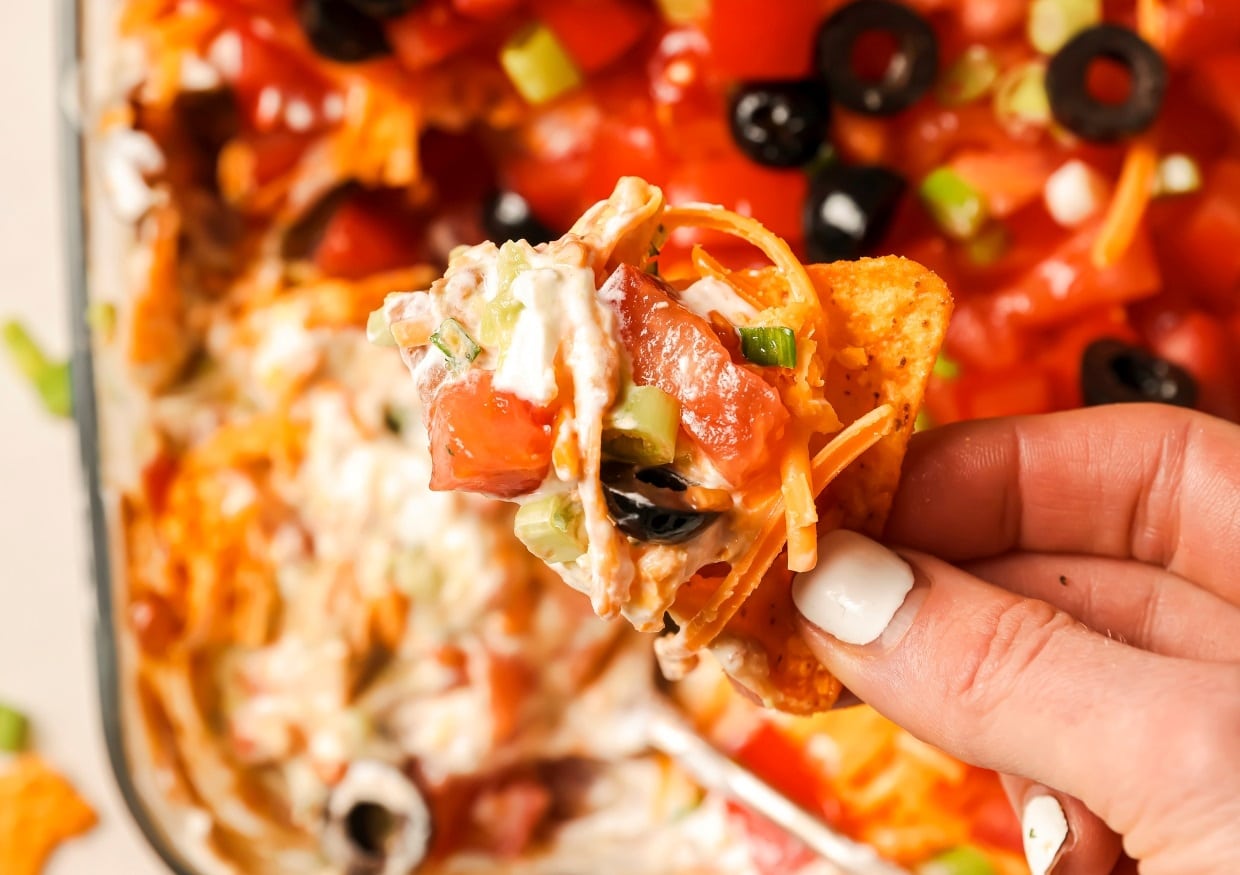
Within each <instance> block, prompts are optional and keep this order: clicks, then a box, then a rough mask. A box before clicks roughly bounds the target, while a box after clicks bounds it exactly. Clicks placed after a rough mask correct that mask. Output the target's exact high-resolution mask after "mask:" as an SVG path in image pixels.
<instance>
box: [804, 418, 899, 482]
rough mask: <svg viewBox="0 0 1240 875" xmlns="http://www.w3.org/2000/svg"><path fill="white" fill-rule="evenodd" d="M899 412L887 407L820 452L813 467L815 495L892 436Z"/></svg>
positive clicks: (865, 419) (836, 438)
mask: <svg viewBox="0 0 1240 875" xmlns="http://www.w3.org/2000/svg"><path fill="white" fill-rule="evenodd" d="M895 421H896V412H895V410H893V409H892V408H891V405H889V404H884V405H883V406H882V407H878V408H876V409H874V410H872V411H870V412H869V413H867V414H866V415H865V416H863V417H861V418H860V419H858V420H857V421H856V422H854V423H852V424H851V425H849V426H848V427H847V428H846V429H844V430H843V431H842V432H840V433H839V434H837V435H836V436H835V437H834V438H832V439H831V442H830V443H829V444H827V445H826V446H825V447H823V448H822V449H821V450H819V451H818V454H817V455H816V456H814V461H813V463H812V464H811V466H810V470H811V471H812V472H813V478H814V479H813V487H814V493H815V494H817V493H820V492H822V490H824V489H826V488H827V485H828V484H830V482H831V481H832V480H834V479H835V478H836V477H837V476H838V475H839V473H840V472H841V471H843V470H844V469H845V468H847V467H848V466H849V465H851V464H852V463H853V462H854V461H856V459H857V457H858V456H860V455H861V454H862V453H864V452H865V451H866V450H868V449H869V448H870V447H872V446H874V445H875V444H876V443H878V442H879V441H880V440H882V439H883V438H884V437H886V436H887V435H888V434H890V433H891V430H892V428H894V427H895Z"/></svg>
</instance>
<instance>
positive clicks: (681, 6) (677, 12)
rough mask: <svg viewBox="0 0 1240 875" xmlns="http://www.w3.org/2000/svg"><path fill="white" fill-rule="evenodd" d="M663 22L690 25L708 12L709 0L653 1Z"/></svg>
mask: <svg viewBox="0 0 1240 875" xmlns="http://www.w3.org/2000/svg"><path fill="white" fill-rule="evenodd" d="M655 2H656V3H657V4H658V7H659V12H661V13H663V18H664V20H665V21H668V22H671V23H672V24H692V23H693V22H695V21H701V20H702V19H703V18H705V17H706V15H707V13H709V12H710V0H655Z"/></svg>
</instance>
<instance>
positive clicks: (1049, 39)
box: [1026, 0, 1102, 55]
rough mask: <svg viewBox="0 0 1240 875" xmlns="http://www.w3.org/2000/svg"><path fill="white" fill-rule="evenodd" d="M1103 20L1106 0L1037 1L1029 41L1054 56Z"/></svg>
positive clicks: (1031, 14)
mask: <svg viewBox="0 0 1240 875" xmlns="http://www.w3.org/2000/svg"><path fill="white" fill-rule="evenodd" d="M1100 21H1102V0H1033V2H1032V3H1030V4H1029V21H1028V24H1027V28H1026V29H1027V32H1028V34H1029V42H1031V43H1033V47H1034V48H1035V49H1037V50H1038V51H1039V52H1041V53H1042V54H1044V55H1053V54H1055V52H1057V51H1059V50H1060V49H1061V48H1063V47H1064V45H1065V44H1066V43H1067V42H1068V40H1070V39H1072V37H1074V36H1076V35H1077V34H1078V33H1080V32H1081V31H1082V30H1084V29H1085V28H1087V27H1091V26H1092V25H1095V24H1098V23H1099V22H1100Z"/></svg>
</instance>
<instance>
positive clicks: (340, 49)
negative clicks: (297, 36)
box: [298, 0, 392, 64]
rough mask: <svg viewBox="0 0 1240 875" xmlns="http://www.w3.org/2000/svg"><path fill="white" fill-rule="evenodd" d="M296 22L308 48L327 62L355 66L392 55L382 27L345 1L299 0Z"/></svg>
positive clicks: (347, 0)
mask: <svg viewBox="0 0 1240 875" xmlns="http://www.w3.org/2000/svg"><path fill="white" fill-rule="evenodd" d="M298 20H299V21H300V22H301V29H302V30H303V31H304V32H305V34H306V39H308V40H309V41H310V45H311V47H312V48H313V49H314V50H315V51H316V52H318V53H319V54H320V55H322V56H323V57H324V58H327V59H329V60H332V61H337V62H339V63H341V64H359V63H361V62H363V61H370V60H373V59H375V58H381V57H384V56H385V55H389V54H391V52H392V47H391V46H390V45H389V44H388V41H387V35H386V34H385V33H384V31H383V25H382V24H380V23H379V22H378V21H377V20H376V19H375V18H372V17H371V16H370V15H367V14H366V13H365V12H363V11H362V10H361V9H359V8H357V6H356V5H354V4H353V3H350V2H349V0H302V3H301V6H300V7H299V9H298Z"/></svg>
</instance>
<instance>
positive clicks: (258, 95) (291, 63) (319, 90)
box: [228, 27, 331, 133]
mask: <svg viewBox="0 0 1240 875" xmlns="http://www.w3.org/2000/svg"><path fill="white" fill-rule="evenodd" d="M229 33H230V34H231V35H232V36H234V37H235V38H236V39H237V41H238V45H239V47H240V62H239V63H238V65H237V66H236V71H235V75H234V76H233V77H232V78H231V79H229V80H228V84H229V85H231V86H232V89H233V93H234V94H235V95H236V100H237V107H238V109H239V111H240V113H241V117H242V118H243V119H244V120H245V122H246V123H247V125H248V126H249V127H250V128H251V129H253V130H255V131H258V132H259V133H267V132H270V131H280V130H289V129H294V130H296V131H297V132H299V133H308V132H310V131H315V130H319V129H321V128H322V127H325V126H326V124H327V121H326V118H325V116H324V113H323V105H324V102H325V101H326V99H327V97H328V95H329V94H330V93H331V86H330V85H329V84H328V82H327V81H326V80H325V79H323V78H322V77H321V76H319V74H318V73H316V72H315V71H314V69H313V68H312V67H310V66H309V65H307V64H306V63H304V62H303V61H302V59H301V58H300V57H299V56H298V55H297V54H295V53H293V52H291V51H289V50H288V49H286V48H283V47H281V46H278V45H276V44H274V43H272V42H270V41H268V40H266V39H263V38H262V37H260V36H258V35H256V34H255V33H254V31H253V30H252V29H251V28H250V27H238V28H236V29H234V30H231V31H229ZM290 119H291V121H290Z"/></svg>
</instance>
